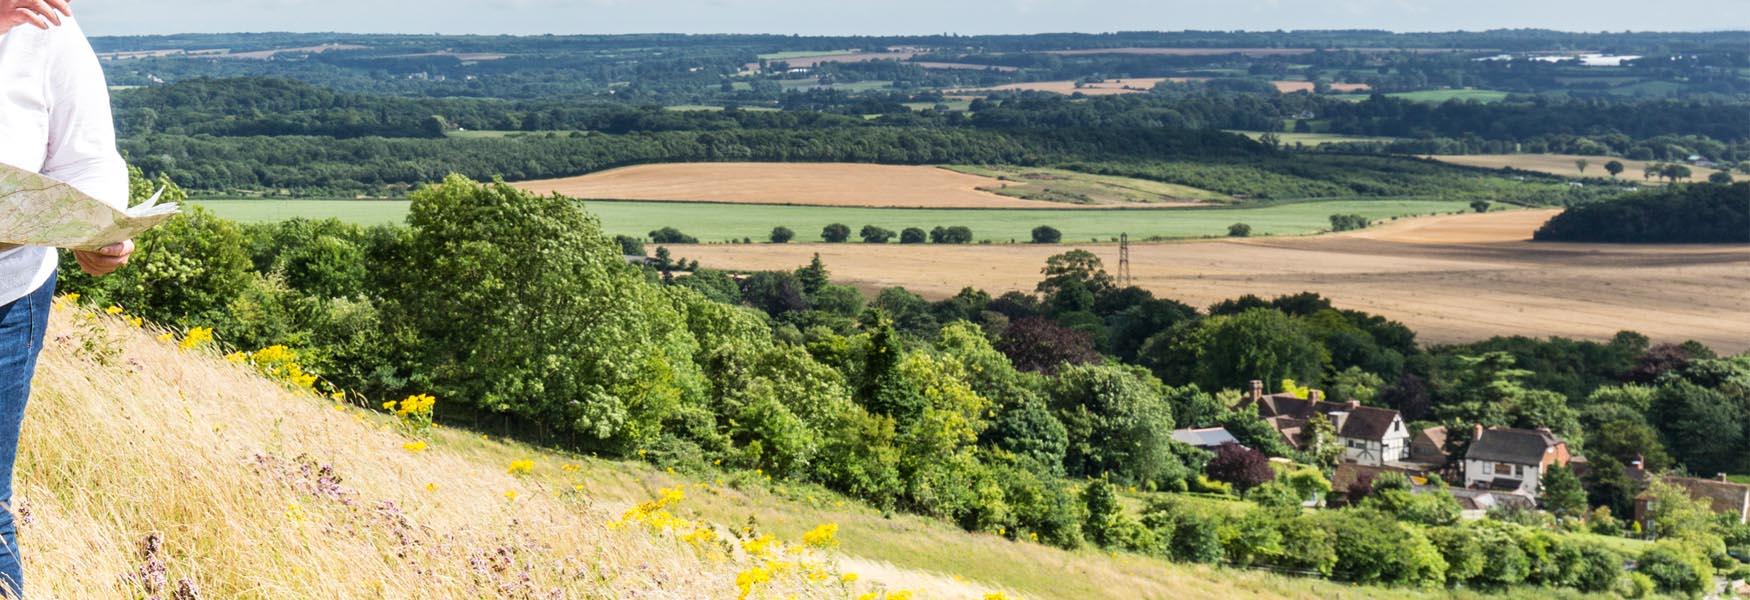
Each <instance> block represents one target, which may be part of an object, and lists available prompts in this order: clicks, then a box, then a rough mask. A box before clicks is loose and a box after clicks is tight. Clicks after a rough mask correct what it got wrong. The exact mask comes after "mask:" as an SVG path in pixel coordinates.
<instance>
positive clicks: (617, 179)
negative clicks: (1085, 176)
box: [513, 162, 1068, 208]
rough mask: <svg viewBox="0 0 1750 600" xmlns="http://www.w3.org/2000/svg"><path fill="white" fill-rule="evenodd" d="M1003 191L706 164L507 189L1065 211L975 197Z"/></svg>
mask: <svg viewBox="0 0 1750 600" xmlns="http://www.w3.org/2000/svg"><path fill="white" fill-rule="evenodd" d="M1004 183H1005V182H1003V181H1000V180H998V179H995V178H993V177H981V176H978V175H970V174H966V173H957V172H954V171H950V170H947V169H942V168H937V167H931V166H916V165H871V164H851V163H728V162H724V163H718V162H712V163H665V164H651V165H638V166H633V167H624V168H619V169H609V170H606V171H599V172H595V173H590V174H588V175H581V176H577V177H564V178H559V179H542V180H535V181H520V182H517V183H515V184H513V185H515V186H517V187H519V188H522V189H525V190H529V191H531V192H535V193H537V194H549V193H553V192H558V193H560V194H564V195H566V196H570V197H572V198H581V199H584V200H652V201H698V202H726V203H735V204H789V205H800V206H859V207H870V208H1051V207H1054V206H1056V207H1068V206H1066V205H1062V204H1054V203H1049V202H1038V201H1031V200H1023V199H1020V198H1017V197H1010V196H1003V195H998V194H995V193H991V192H988V191H980V190H981V189H987V188H988V189H992V190H995V189H1000V188H1001V187H1002V186H1003V185H1004Z"/></svg>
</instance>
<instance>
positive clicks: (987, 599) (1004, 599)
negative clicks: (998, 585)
mask: <svg viewBox="0 0 1750 600" xmlns="http://www.w3.org/2000/svg"><path fill="white" fill-rule="evenodd" d="M984 600H1009V597H1008V596H1006V595H1003V593H1002V592H991V593H989V594H985V595H984Z"/></svg>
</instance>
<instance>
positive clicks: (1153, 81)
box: [948, 77, 1195, 96]
mask: <svg viewBox="0 0 1750 600" xmlns="http://www.w3.org/2000/svg"><path fill="white" fill-rule="evenodd" d="M1193 80H1195V78H1191V77H1138V78H1133V79H1111V80H1107V81H1102V82H1100V83H1087V84H1082V86H1081V87H1076V82H1075V81H1032V82H1027V83H1010V84H1006V85H999V86H995V87H989V88H982V89H976V90H955V91H951V92H948V93H950V94H985V93H992V92H1029V91H1031V92H1052V93H1055V94H1063V95H1065V96H1068V95H1071V94H1075V93H1078V92H1079V93H1081V94H1082V95H1084V96H1113V95H1117V94H1141V93H1145V92H1148V91H1149V90H1153V89H1154V87H1155V85H1157V84H1159V83H1160V82H1162V81H1193Z"/></svg>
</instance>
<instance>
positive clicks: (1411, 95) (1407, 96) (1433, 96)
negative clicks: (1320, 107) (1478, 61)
mask: <svg viewBox="0 0 1750 600" xmlns="http://www.w3.org/2000/svg"><path fill="white" fill-rule="evenodd" d="M1386 96H1388V97H1392V98H1398V99H1402V100H1409V101H1411V102H1427V103H1430V104H1439V103H1442V102H1446V101H1448V100H1465V101H1470V102H1483V103H1489V102H1500V101H1502V100H1505V99H1506V98H1507V92H1501V91H1495V90H1478V89H1471V88H1459V89H1444V90H1421V91H1416V92H1394V93H1390V94H1386ZM1341 97H1342V98H1345V99H1348V100H1363V99H1365V98H1367V96H1366V95H1365V94H1351V95H1347V96H1341Z"/></svg>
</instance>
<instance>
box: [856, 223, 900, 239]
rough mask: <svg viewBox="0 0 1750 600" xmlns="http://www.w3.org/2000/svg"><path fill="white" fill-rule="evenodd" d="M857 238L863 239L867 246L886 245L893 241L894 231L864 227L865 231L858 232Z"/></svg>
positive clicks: (871, 226) (872, 226)
mask: <svg viewBox="0 0 1750 600" xmlns="http://www.w3.org/2000/svg"><path fill="white" fill-rule="evenodd" d="M857 236H858V237H861V238H863V243H865V244H885V243H887V242H888V241H890V240H892V239H893V231H892V230H889V229H882V228H880V227H876V226H874V225H864V226H863V230H862V231H859V232H857Z"/></svg>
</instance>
